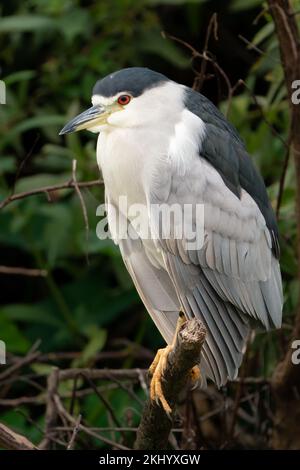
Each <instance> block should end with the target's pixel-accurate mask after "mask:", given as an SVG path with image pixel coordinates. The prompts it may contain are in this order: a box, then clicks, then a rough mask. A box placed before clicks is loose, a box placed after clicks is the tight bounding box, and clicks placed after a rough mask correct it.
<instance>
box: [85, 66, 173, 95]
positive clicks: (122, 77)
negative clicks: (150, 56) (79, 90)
mask: <svg viewBox="0 0 300 470" xmlns="http://www.w3.org/2000/svg"><path fill="white" fill-rule="evenodd" d="M167 81H169V79H168V78H167V77H165V75H162V74H161V73H158V72H154V71H153V70H150V69H147V68H144V67H131V68H128V69H121V70H118V71H117V72H114V73H112V74H110V75H107V76H106V77H104V78H102V80H99V81H98V82H97V83H96V85H95V86H94V88H93V95H101V96H106V97H109V96H114V95H116V94H117V93H120V92H122V91H126V92H128V93H130V94H131V95H132V96H139V95H141V94H142V93H143V92H144V91H145V90H147V89H148V88H152V87H154V86H156V85H158V84H159V83H163V82H167Z"/></svg>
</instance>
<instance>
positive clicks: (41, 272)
mask: <svg viewBox="0 0 300 470" xmlns="http://www.w3.org/2000/svg"><path fill="white" fill-rule="evenodd" d="M0 274H12V275H16V276H29V277H31V276H32V277H46V276H47V275H48V271H46V270H45V269H30V268H20V267H15V266H0Z"/></svg>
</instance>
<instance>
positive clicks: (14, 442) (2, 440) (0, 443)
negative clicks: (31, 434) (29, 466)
mask: <svg viewBox="0 0 300 470" xmlns="http://www.w3.org/2000/svg"><path fill="white" fill-rule="evenodd" d="M0 447H3V448H4V449H9V450H39V449H38V447H36V446H35V445H34V444H33V443H32V442H30V441H29V440H28V439H27V438H26V437H24V436H22V435H21V434H18V433H16V432H15V431H12V429H10V428H8V427H7V426H5V425H4V424H2V423H0Z"/></svg>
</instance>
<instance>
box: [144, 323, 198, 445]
mask: <svg viewBox="0 0 300 470" xmlns="http://www.w3.org/2000/svg"><path fill="white" fill-rule="evenodd" d="M205 336H206V330H205V327H204V325H203V324H202V323H200V322H199V321H197V320H196V319H193V320H189V321H187V322H186V323H185V324H184V325H183V326H182V327H181V329H180V330H179V332H178V335H177V338H176V345H175V348H174V349H173V350H172V351H171V353H170V354H169V356H168V362H167V367H166V371H165V373H164V379H165V380H164V382H163V392H164V395H165V398H166V400H167V401H168V403H169V404H170V406H171V407H172V410H173V412H172V416H171V419H170V417H169V416H168V415H167V414H166V413H165V411H164V410H163V408H162V407H161V406H160V405H159V404H157V403H156V402H153V401H152V400H150V399H148V401H147V403H146V405H145V407H144V411H143V415H142V419H141V423H140V425H139V429H138V432H137V439H136V442H135V448H136V449H143V450H146V449H165V448H166V446H167V442H168V438H169V434H170V431H171V428H172V424H173V423H172V421H173V419H172V418H173V417H174V410H175V406H176V403H178V396H179V393H180V391H182V390H183V389H184V387H185V385H186V384H187V383H188V381H189V374H190V370H191V369H192V368H193V366H195V365H196V364H199V361H200V354H201V349H202V345H203V343H204V340H205Z"/></svg>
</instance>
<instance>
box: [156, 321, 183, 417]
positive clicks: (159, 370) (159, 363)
mask: <svg viewBox="0 0 300 470" xmlns="http://www.w3.org/2000/svg"><path fill="white" fill-rule="evenodd" d="M185 322H186V318H185V315H184V313H183V312H179V317H178V321H177V326H176V331H175V334H174V339H173V342H172V344H170V345H168V346H167V347H166V348H164V349H158V351H157V353H156V356H155V358H154V360H153V362H152V364H151V365H150V367H149V373H150V375H151V376H152V379H151V383H150V398H151V400H153V401H155V402H156V403H157V404H159V403H160V404H161V406H162V407H163V409H164V410H165V412H166V413H167V415H168V416H170V414H171V413H172V408H171V407H170V405H169V403H168V401H167V400H166V398H165V396H164V392H163V389H162V381H163V380H164V376H163V374H164V371H165V369H166V367H167V361H168V355H169V353H170V352H171V351H172V349H173V348H174V345H175V341H176V338H177V334H178V331H179V330H180V328H181V327H182V325H184V323H185Z"/></svg>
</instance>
